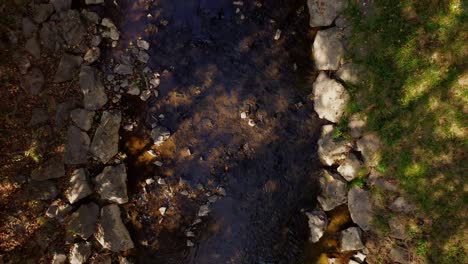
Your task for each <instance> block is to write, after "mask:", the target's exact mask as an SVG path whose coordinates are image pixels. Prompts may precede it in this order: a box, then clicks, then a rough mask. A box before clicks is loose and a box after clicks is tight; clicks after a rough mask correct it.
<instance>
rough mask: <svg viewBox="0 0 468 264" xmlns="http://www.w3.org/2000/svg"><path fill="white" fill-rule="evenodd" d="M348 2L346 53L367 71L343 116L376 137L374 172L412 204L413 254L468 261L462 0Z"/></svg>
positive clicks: (467, 103) (466, 51)
mask: <svg viewBox="0 0 468 264" xmlns="http://www.w3.org/2000/svg"><path fill="white" fill-rule="evenodd" d="M358 2H362V1H355V3H353V4H351V6H350V7H349V8H348V17H349V18H350V19H351V21H352V24H353V31H354V32H353V37H352V40H351V47H352V51H353V52H351V53H352V57H353V58H352V59H353V61H354V62H357V63H359V64H362V65H364V66H365V67H366V69H367V71H368V72H369V76H367V77H366V78H365V80H364V83H363V84H362V85H359V86H356V87H350V92H351V94H352V97H353V104H352V105H351V106H350V107H349V108H350V110H349V113H350V114H351V113H354V112H364V113H365V114H367V116H368V127H369V130H373V131H376V132H378V133H379V134H380V137H381V139H382V141H383V142H384V144H385V147H384V160H383V162H382V164H380V166H379V167H378V169H379V170H380V171H381V172H382V173H383V174H384V175H387V176H395V177H396V178H397V179H398V180H399V183H400V185H401V188H402V190H403V191H404V192H405V193H406V195H407V196H408V197H410V198H411V199H412V200H413V202H415V203H416V204H418V205H419V207H420V208H421V212H422V215H423V216H424V218H425V219H426V220H428V221H423V222H424V224H423V226H422V232H421V235H419V236H417V237H415V241H414V248H415V249H414V250H415V253H416V254H417V255H419V256H421V257H422V259H426V261H428V262H431V263H468V258H467V250H468V248H467V245H468V243H467V242H468V241H467V235H466V215H467V206H466V205H467V204H468V203H467V202H468V196H467V190H468V188H467V183H466V181H465V178H466V160H467V159H466V153H468V148H467V143H468V141H467V139H468V138H467V124H468V122H467V121H468V120H467V119H468V118H467V117H468V89H467V84H468V72H467V67H466V66H467V64H466V62H467V61H468V60H467V55H468V46H467V45H466V43H468V26H467V12H466V4H465V3H463V1H462V0H401V1H394V0H376V1H374V3H373V5H374V6H371V7H368V10H364V11H363V9H362V6H359V4H358Z"/></svg>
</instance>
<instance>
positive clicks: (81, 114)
mask: <svg viewBox="0 0 468 264" xmlns="http://www.w3.org/2000/svg"><path fill="white" fill-rule="evenodd" d="M94 114H95V113H94V111H89V110H86V109H81V108H80V109H75V110H73V111H71V113H70V117H71V119H72V121H73V123H75V125H76V126H77V127H79V128H81V129H82V130H84V131H88V130H89V129H90V128H91V127H92V125H93V118H94Z"/></svg>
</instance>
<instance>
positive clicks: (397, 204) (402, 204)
mask: <svg viewBox="0 0 468 264" xmlns="http://www.w3.org/2000/svg"><path fill="white" fill-rule="evenodd" d="M389 208H390V210H392V212H395V213H405V214H407V213H409V212H411V211H413V210H414V206H413V205H411V204H410V203H408V201H406V199H405V198H404V197H398V198H396V199H395V201H393V203H392V204H391V205H390V207H389Z"/></svg>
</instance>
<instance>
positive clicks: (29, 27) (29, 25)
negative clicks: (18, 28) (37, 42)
mask: <svg viewBox="0 0 468 264" xmlns="http://www.w3.org/2000/svg"><path fill="white" fill-rule="evenodd" d="M22 26H23V36H24V37H25V38H31V37H33V36H35V35H36V32H37V31H38V30H39V27H38V25H36V24H35V23H34V22H33V21H32V20H31V19H30V18H29V17H23V21H22Z"/></svg>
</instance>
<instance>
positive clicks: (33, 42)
mask: <svg viewBox="0 0 468 264" xmlns="http://www.w3.org/2000/svg"><path fill="white" fill-rule="evenodd" d="M24 49H25V50H26V51H27V52H29V53H30V54H31V55H33V56H34V58H36V59H39V58H41V47H40V45H39V41H37V37H36V36H34V37H31V38H30V39H28V40H26V43H25V44H24Z"/></svg>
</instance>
